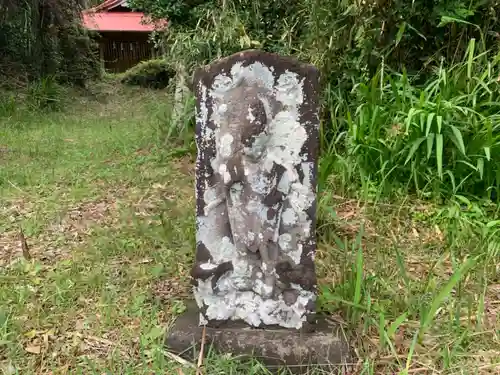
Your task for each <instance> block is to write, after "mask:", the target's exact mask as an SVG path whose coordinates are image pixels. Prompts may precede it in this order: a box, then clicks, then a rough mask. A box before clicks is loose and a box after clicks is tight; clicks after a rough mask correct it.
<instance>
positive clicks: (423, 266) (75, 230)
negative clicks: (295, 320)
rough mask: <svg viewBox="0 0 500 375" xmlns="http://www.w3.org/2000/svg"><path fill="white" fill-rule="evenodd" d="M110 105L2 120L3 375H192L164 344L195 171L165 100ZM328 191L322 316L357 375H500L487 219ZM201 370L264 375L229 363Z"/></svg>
mask: <svg viewBox="0 0 500 375" xmlns="http://www.w3.org/2000/svg"><path fill="white" fill-rule="evenodd" d="M105 99H106V100H104V101H103V100H101V102H99V101H96V100H89V99H85V98H82V97H80V96H76V97H75V98H74V99H73V103H72V104H71V105H70V106H69V107H67V108H66V109H65V110H64V111H61V112H51V113H45V114H40V113H39V112H36V113H32V112H28V111H24V110H22V109H20V110H16V111H9V117H4V119H3V120H2V123H3V124H2V127H1V128H0V163H1V164H0V165H1V168H0V250H1V253H0V267H1V268H0V301H1V303H0V373H1V372H2V371H3V373H4V374H66V373H74V374H151V373H155V374H160V373H161V374H179V371H178V369H181V370H182V373H184V374H191V373H193V374H194V370H193V369H192V368H190V367H188V366H183V365H182V364H179V363H178V362H176V361H173V360H171V359H170V358H169V357H168V355H166V352H165V349H164V347H163V346H162V341H163V336H164V333H165V329H167V328H168V326H169V325H170V324H171V322H172V320H173V319H175V316H176V315H177V314H179V313H180V312H182V311H183V309H184V301H185V300H186V299H187V298H189V295H190V289H189V271H190V264H191V260H192V258H193V252H194V215H193V212H194V193H193V172H194V164H193V159H192V156H191V154H189V153H187V154H185V155H183V156H182V155H181V156H179V153H178V152H173V151H175V150H176V146H175V145H173V144H172V143H169V144H168V145H167V144H165V143H164V141H163V140H162V139H163V138H164V135H165V133H166V132H165V129H164V128H165V127H164V126H163V125H164V122H165V111H167V109H166V108H167V107H166V106H167V104H166V102H167V97H166V94H165V92H162V91H155V92H151V91H145V90H140V89H130V88H128V89H125V88H123V87H117V88H114V89H111V92H109V93H108V94H107V95H106V96H105ZM180 149H181V150H183V148H180ZM325 184H326V185H325V186H327V187H328V188H327V189H325V191H324V192H323V193H322V194H321V196H320V204H319V218H320V220H319V228H318V237H319V246H318V256H317V265H318V276H319V279H320V287H321V296H320V308H321V309H322V310H323V311H325V312H328V313H329V314H331V316H332V318H333V319H335V320H336V321H337V322H339V324H341V325H342V326H343V327H344V328H345V330H346V332H348V334H349V336H350V337H349V338H350V340H351V342H352V343H353V345H354V346H355V347H356V349H357V354H358V355H359V357H360V359H359V361H358V362H357V363H356V364H355V366H354V367H355V371H354V373H356V374H399V373H401V374H410V373H411V374H415V373H418V374H498V373H499V372H500V349H499V348H500V338H499V327H500V314H499V312H500V279H499V278H498V271H499V266H500V264H499V256H498V255H499V253H498V248H500V247H497V245H496V244H495V241H496V242H498V239H496V238H497V237H498V236H497V234H498V233H497V232H496V230H497V229H496V228H498V225H497V224H498V222H496V221H495V220H494V217H493V216H492V214H491V213H490V211H491V210H490V207H487V206H484V205H482V204H480V203H481V202H479V203H478V202H468V204H467V202H462V201H460V202H455V203H453V202H451V203H450V204H449V205H447V206H444V207H437V206H433V205H430V204H428V203H425V202H419V201H416V200H414V199H413V198H411V197H406V198H405V197H403V198H401V200H400V201H399V202H398V203H394V202H392V203H390V202H384V201H383V200H382V199H377V200H376V202H377V203H373V201H371V200H369V199H364V200H359V199H356V198H352V197H344V196H337V195H335V193H336V191H335V190H334V188H333V187H335V186H336V181H335V179H334V178H330V179H328V180H326V179H325ZM20 229H22V230H23V233H24V235H25V237H26V240H27V243H28V247H29V254H30V256H31V259H30V260H26V259H24V258H23V256H22V246H21V241H20V238H19V232H20ZM205 367H206V373H207V374H266V372H265V370H264V369H263V368H262V366H261V365H260V364H258V363H241V362H239V361H236V360H234V359H232V358H231V357H230V356H228V355H225V356H217V355H210V356H208V358H207V359H206V361H205Z"/></svg>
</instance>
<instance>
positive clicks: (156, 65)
mask: <svg viewBox="0 0 500 375" xmlns="http://www.w3.org/2000/svg"><path fill="white" fill-rule="evenodd" d="M173 77H175V69H173V68H172V67H171V66H170V65H169V64H168V63H167V62H166V61H165V60H162V59H154V60H148V61H143V62H140V63H139V64H137V65H136V66H134V67H132V68H130V69H129V70H127V71H126V72H125V73H123V76H122V78H121V82H122V83H125V84H127V85H137V86H141V87H148V88H154V89H164V88H166V87H167V86H168V84H169V82H170V80H171V79H172V78H173Z"/></svg>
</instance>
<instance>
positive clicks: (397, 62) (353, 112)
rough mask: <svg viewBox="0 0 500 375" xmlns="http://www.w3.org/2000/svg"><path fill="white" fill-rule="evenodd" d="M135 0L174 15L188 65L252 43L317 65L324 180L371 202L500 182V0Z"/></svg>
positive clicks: (176, 42) (175, 35)
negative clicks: (410, 193) (357, 192)
mask: <svg viewBox="0 0 500 375" xmlns="http://www.w3.org/2000/svg"><path fill="white" fill-rule="evenodd" d="M133 6H135V7H138V8H141V9H143V10H145V11H146V12H147V13H149V14H151V15H152V16H153V17H155V18H167V19H168V20H169V21H170V27H169V32H168V34H167V35H166V38H165V43H166V50H167V51H168V52H167V54H168V56H169V58H170V59H171V60H172V62H174V63H181V64H183V65H185V66H186V67H187V68H188V70H192V69H193V68H195V67H196V66H199V65H201V64H206V63H208V62H210V61H212V60H214V59H216V58H219V57H222V56H227V55H229V54H232V53H234V52H237V51H240V50H243V49H249V48H260V49H264V50H267V51H271V52H278V53H282V54H286V55H295V56H297V57H298V58H300V59H301V60H304V61H308V62H311V63H313V64H315V65H316V66H318V67H319V68H320V69H321V71H322V83H323V87H324V90H323V108H322V116H321V117H322V137H321V142H322V151H323V158H322V160H321V165H320V176H319V178H320V186H321V187H322V188H324V187H325V186H326V184H327V183H331V182H332V181H331V180H332V175H334V177H333V178H334V179H335V183H337V184H339V183H340V185H341V186H342V187H346V186H347V185H348V184H347V182H349V183H350V186H351V187H352V186H353V185H352V183H353V182H354V183H355V184H354V186H357V187H361V190H362V194H363V196H364V197H366V198H368V197H372V198H380V197H381V196H382V195H386V194H387V193H390V194H394V193H397V192H398V191H400V190H408V189H409V190H413V191H417V192H419V193H420V194H422V195H423V196H434V197H450V196H452V195H454V194H474V195H481V196H484V195H489V194H492V193H494V191H495V189H498V186H497V185H498V181H499V180H500V179H499V178H498V177H499V176H500V172H499V167H498V166H497V165H500V164H499V162H500V160H499V159H498V157H497V154H498V152H496V153H495V151H498V147H499V146H498V142H499V138H498V137H499V135H498V134H499V125H498V115H497V114H496V112H497V111H498V104H497V102H498V94H499V91H498V83H497V82H496V79H497V77H498V75H499V70H498V58H497V56H496V52H495V51H496V50H497V48H498V33H497V32H496V31H495V30H496V29H497V27H498V26H499V15H500V13H499V12H500V4H499V2H498V0H472V1H469V0H467V1H466V0H438V1H432V2H429V1H425V0H415V1H411V2H408V1H405V0H366V1H358V0H347V1H346V0H309V1H302V2H300V1H288V2H286V3H285V2H284V1H270V0H269V1H268V0H262V1H248V0H226V1H223V2H222V3H220V2H218V1H212V2H203V3H201V2H197V1H182V0H161V1H153V0H134V1H133ZM462 56H465V57H464V58H462ZM329 181H330V182H329ZM340 181H342V182H340Z"/></svg>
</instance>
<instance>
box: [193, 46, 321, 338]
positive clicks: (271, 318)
mask: <svg viewBox="0 0 500 375" xmlns="http://www.w3.org/2000/svg"><path fill="white" fill-rule="evenodd" d="M318 85H319V83H318V71H317V69H316V68H314V67H313V66H311V65H306V64H302V63H299V62H297V61H295V60H293V59H291V58H282V57H279V56H277V55H274V54H270V53H264V52H261V51H246V52H242V53H239V54H236V55H233V56H230V57H229V58H226V59H223V60H220V61H218V62H216V63H214V64H212V65H210V66H208V67H207V68H205V69H201V70H199V71H198V72H196V73H195V77H194V80H193V89H194V91H195V94H196V97H197V108H196V110H197V118H196V143H197V147H198V158H197V164H196V203H197V239H196V240H197V249H196V260H195V264H194V266H193V269H192V277H193V281H194V284H195V286H194V294H195V298H196V301H197V304H198V307H199V309H200V324H210V323H217V322H219V323H220V322H225V321H243V322H245V323H247V324H249V325H251V326H254V327H265V326H281V327H285V328H296V329H300V328H302V327H303V325H304V323H305V322H307V321H308V320H311V319H312V317H313V313H314V305H315V298H316V290H315V289H316V276H315V270H314V261H313V257H314V251H315V247H316V243H315V224H316V223H315V221H316V218H315V210H316V207H315V206H316V171H317V153H318V148H319V142H318V128H319V119H318Z"/></svg>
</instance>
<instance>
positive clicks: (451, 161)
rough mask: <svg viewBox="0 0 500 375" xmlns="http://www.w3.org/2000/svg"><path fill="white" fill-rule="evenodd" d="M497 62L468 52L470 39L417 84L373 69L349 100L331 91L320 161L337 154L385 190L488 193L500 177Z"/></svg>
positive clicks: (404, 76)
mask: <svg viewBox="0 0 500 375" xmlns="http://www.w3.org/2000/svg"><path fill="white" fill-rule="evenodd" d="M499 62H500V54H498V55H496V56H493V57H491V58H489V56H488V54H486V53H481V54H477V55H476V53H475V43H474V39H472V40H471V42H470V44H469V48H468V50H467V54H466V56H465V57H464V60H463V61H461V62H459V63H457V64H454V65H452V66H449V67H446V66H445V65H444V64H442V65H441V66H440V67H438V68H436V69H435V71H434V72H433V74H432V75H430V76H429V77H428V79H427V80H426V81H425V83H424V84H421V85H416V84H414V83H413V82H412V81H415V79H416V78H415V77H412V78H410V77H408V75H407V74H406V73H403V74H396V73H390V72H384V70H382V69H381V70H379V71H378V72H377V74H376V75H375V76H374V77H373V78H372V79H371V80H370V81H369V82H368V83H367V84H363V83H361V84H359V85H358V86H357V87H356V89H355V92H354V95H351V96H350V97H349V99H347V98H345V97H341V96H340V95H341V93H338V94H337V99H336V100H332V103H340V105H342V107H336V108H332V109H331V111H332V112H334V113H335V120H334V121H332V122H331V124H325V125H324V127H325V128H327V129H329V131H330V132H331V133H330V134H328V135H327V137H328V138H329V139H330V144H328V145H327V146H326V153H325V158H327V159H328V158H330V159H331V160H327V161H324V163H323V165H327V166H330V168H333V165H334V163H335V160H336V159H337V158H338V157H339V154H340V156H341V157H344V158H347V162H346V164H348V165H350V167H351V168H353V166H355V168H357V173H354V175H355V176H357V177H361V176H365V177H369V178H370V179H372V180H375V181H376V182H377V184H380V185H381V188H382V189H385V190H386V191H390V190H392V191H394V190H395V185H396V184H403V185H406V186H409V187H410V188H412V190H413V189H415V190H416V191H418V192H421V193H423V194H424V195H428V194H431V193H436V194H437V195H439V194H444V195H445V196H448V197H449V196H450V195H453V194H458V193H466V194H472V195H479V196H485V195H489V194H491V192H492V191H495V190H496V189H498V182H500V179H499V178H498V177H499V176H500V157H499V155H500V122H499V120H500V117H499V106H500V103H499V102H498V98H500V87H499V85H498V72H499V71H500V64H499ZM332 96H333V94H332ZM332 171H333V170H324V171H323V172H325V173H326V174H329V172H332Z"/></svg>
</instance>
